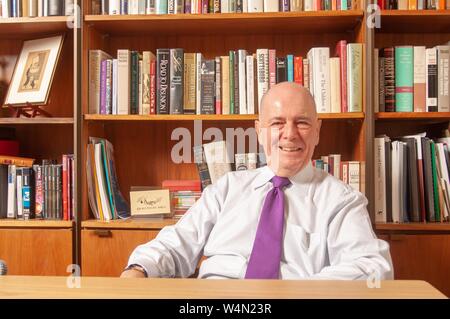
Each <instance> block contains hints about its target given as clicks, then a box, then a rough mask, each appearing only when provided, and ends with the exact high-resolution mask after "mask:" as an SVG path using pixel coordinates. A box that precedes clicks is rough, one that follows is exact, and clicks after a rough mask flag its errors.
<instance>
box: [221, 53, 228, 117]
mask: <svg viewBox="0 0 450 319" xmlns="http://www.w3.org/2000/svg"><path fill="white" fill-rule="evenodd" d="M220 60H221V63H222V68H221V70H222V85H221V87H222V114H230V57H229V56H222V57H220Z"/></svg>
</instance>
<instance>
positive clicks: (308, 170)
mask: <svg viewBox="0 0 450 319" xmlns="http://www.w3.org/2000/svg"><path fill="white" fill-rule="evenodd" d="M274 176H275V173H274V172H273V171H272V170H271V169H270V167H269V166H264V167H262V168H261V172H260V173H259V174H258V176H257V177H256V178H255V180H254V181H253V183H252V185H253V187H254V189H256V188H259V187H261V186H263V185H265V184H266V183H268V182H269V181H270V180H271V179H272V177H274ZM313 176H314V168H313V166H312V163H311V161H310V162H309V163H308V164H307V165H306V166H305V167H304V168H303V169H302V170H301V171H300V172H298V173H297V174H296V175H294V176H292V177H291V178H289V180H290V181H291V183H292V185H293V187H295V188H296V189H298V190H299V191H300V192H302V193H304V194H306V193H307V191H308V188H309V183H310V182H311V180H312V178H313Z"/></svg>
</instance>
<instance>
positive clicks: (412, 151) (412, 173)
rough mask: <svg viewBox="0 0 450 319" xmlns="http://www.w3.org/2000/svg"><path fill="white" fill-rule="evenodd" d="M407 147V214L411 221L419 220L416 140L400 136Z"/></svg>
mask: <svg viewBox="0 0 450 319" xmlns="http://www.w3.org/2000/svg"><path fill="white" fill-rule="evenodd" d="M401 140H402V141H403V142H405V143H406V147H407V169H408V174H407V185H408V210H407V212H408V214H409V220H410V221H412V222H420V215H421V211H420V200H419V199H420V196H418V195H419V194H420V192H419V174H418V167H417V163H418V161H417V142H416V139H414V138H402V139H401Z"/></svg>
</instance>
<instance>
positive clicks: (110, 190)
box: [86, 137, 130, 221]
mask: <svg viewBox="0 0 450 319" xmlns="http://www.w3.org/2000/svg"><path fill="white" fill-rule="evenodd" d="M86 157H87V158H86V177H87V185H88V200H89V206H90V207H91V211H92V213H93V214H94V217H95V218H96V219H99V220H103V221H108V220H112V219H119V218H122V219H123V218H128V217H130V206H129V204H128V203H127V201H126V200H125V198H124V197H123V195H122V193H121V192H120V189H119V183H118V179H117V174H116V169H115V162H114V148H113V145H112V144H111V143H110V142H109V141H108V140H106V139H103V138H97V137H89V144H88V145H87V154H86Z"/></svg>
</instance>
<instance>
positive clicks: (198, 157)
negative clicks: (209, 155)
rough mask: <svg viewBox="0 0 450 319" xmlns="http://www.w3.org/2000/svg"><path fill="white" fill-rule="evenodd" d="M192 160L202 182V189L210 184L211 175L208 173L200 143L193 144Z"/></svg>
mask: <svg viewBox="0 0 450 319" xmlns="http://www.w3.org/2000/svg"><path fill="white" fill-rule="evenodd" d="M193 149H194V162H195V163H196V165H197V170H198V175H199V177H200V181H201V183H202V190H204V189H205V188H206V187H207V186H208V185H210V184H211V177H210V175H209V170H208V165H207V164H206V159H205V155H204V152H203V146H202V145H196V146H194V148H193Z"/></svg>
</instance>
